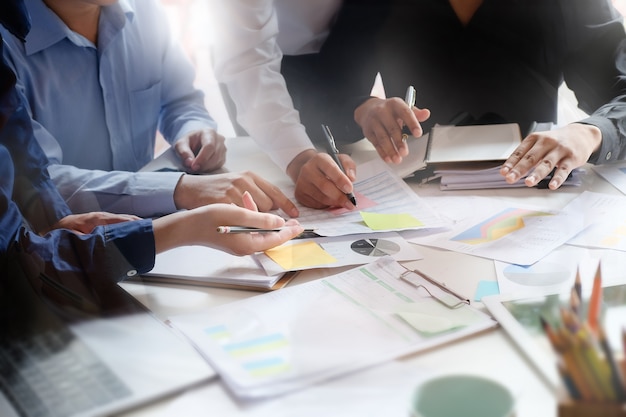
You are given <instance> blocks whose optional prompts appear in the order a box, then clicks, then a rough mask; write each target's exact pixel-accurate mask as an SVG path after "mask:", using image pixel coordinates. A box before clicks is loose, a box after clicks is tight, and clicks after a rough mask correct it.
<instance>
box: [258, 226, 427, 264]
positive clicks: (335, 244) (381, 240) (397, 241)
mask: <svg viewBox="0 0 626 417" xmlns="http://www.w3.org/2000/svg"><path fill="white" fill-rule="evenodd" d="M307 242H315V243H316V244H318V245H319V246H320V247H321V248H322V249H323V250H324V251H325V252H326V253H327V254H328V255H329V256H330V257H332V258H334V261H332V262H328V263H314V264H312V265H308V266H299V267H294V268H288V269H284V268H283V267H281V266H280V265H279V264H277V263H276V262H275V261H274V260H272V258H270V257H269V256H267V255H266V254H265V253H259V254H256V255H255V257H256V259H257V261H258V262H259V263H260V264H261V266H262V267H263V269H265V272H266V273H267V274H268V275H276V274H282V273H284V272H286V271H300V270H305V269H312V268H336V267H340V266H347V265H362V264H367V263H370V262H372V261H375V260H376V259H377V258H380V257H381V256H391V257H392V258H393V259H395V260H396V261H399V262H401V261H415V260H419V259H422V258H423V256H422V254H421V253H420V252H419V250H418V248H417V246H415V245H412V244H410V243H409V242H407V241H406V240H404V239H403V238H402V237H401V236H400V235H399V234H398V233H396V232H387V233H376V234H365V235H350V236H334V237H320V238H315V239H297V240H291V241H289V242H287V243H285V244H284V245H283V246H282V247H288V246H292V245H300V244H303V243H307Z"/></svg>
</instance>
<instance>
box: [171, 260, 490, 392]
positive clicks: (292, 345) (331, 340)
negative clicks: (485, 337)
mask: <svg viewBox="0 0 626 417" xmlns="http://www.w3.org/2000/svg"><path fill="white" fill-rule="evenodd" d="M405 271H406V270H405V269H404V268H403V267H402V266H400V265H399V264H398V263H397V262H395V261H394V260H393V259H392V258H391V257H384V258H381V259H379V260H378V261H376V262H373V263H371V264H368V265H365V266H361V267H357V268H354V269H351V270H349V271H346V272H343V273H341V274H337V275H335V276H332V277H329V278H325V279H321V280H317V281H312V282H309V283H306V284H302V285H298V286H295V287H289V288H285V289H283V290H281V291H277V292H273V293H266V294H263V295H260V296H256V297H252V298H248V299H245V300H241V301H236V302H233V303H229V304H226V305H222V306H219V307H216V308H213V309H210V310H207V311H206V312H203V313H196V314H189V315H180V316H173V317H170V322H171V323H172V324H173V325H174V326H175V327H176V328H178V329H179V330H180V331H181V332H182V333H183V334H185V335H186V336H187V337H188V338H189V339H190V341H191V342H192V343H193V344H194V345H195V346H196V347H197V348H198V349H199V351H200V352H201V353H202V354H203V355H204V356H205V357H206V358H207V359H208V360H209V362H211V363H212V364H213V366H214V367H215V369H216V370H217V371H218V373H219V374H220V376H221V377H222V378H223V381H224V383H225V384H226V385H227V386H228V387H229V388H230V389H231V390H232V392H233V393H234V394H235V395H236V396H237V397H240V398H260V397H269V396H276V395H280V394H283V393H286V392H289V391H293V390H297V389H300V388H303V387H305V386H308V385H310V384H312V383H314V382H318V381H322V380H325V379H328V378H331V377H334V376H338V375H342V374H345V373H348V372H351V371H355V370H358V369H363V368H364V367H367V366H370V365H373V364H376V363H382V362H384V361H387V360H390V359H392V358H395V357H399V356H402V355H405V354H408V353H412V352H416V351H420V350H422V349H427V348H431V347H434V346H437V345H439V344H442V343H446V342H449V341H451V340H454V339H456V338H459V337H463V336H466V335H469V334H473V333H475V332H477V331H480V330H482V329H486V328H489V327H492V326H493V325H494V324H495V322H493V320H491V318H490V317H489V316H487V315H485V314H484V313H482V312H480V311H479V310H476V309H474V308H472V307H470V306H469V305H463V307H460V308H456V309H454V310H450V311H447V315H446V319H447V320H450V322H451V323H452V324H453V325H454V323H463V324H465V326H464V327H463V326H461V327H458V328H448V330H447V331H444V332H441V333H437V334H432V335H428V334H423V333H420V332H419V331H418V330H417V329H416V328H414V327H412V326H411V325H410V324H409V323H408V322H407V321H405V320H403V319H402V318H401V317H400V314H409V313H412V314H421V315H423V317H424V320H428V317H433V318H434V319H437V318H438V317H439V316H441V309H447V307H445V306H443V305H442V304H440V303H438V302H437V301H436V300H435V299H434V298H432V297H430V296H428V294H427V293H426V292H425V291H424V290H423V289H419V288H416V287H414V286H413V285H411V284H409V283H407V282H405V281H403V280H402V279H400V275H401V274H402V273H403V272H405ZM424 285H425V286H426V287H427V288H429V290H430V291H431V293H433V294H438V295H439V296H443V295H442V294H445V295H446V296H449V295H448V294H447V293H443V291H442V290H441V289H439V288H438V287H436V286H434V285H432V284H429V283H427V282H426V281H424Z"/></svg>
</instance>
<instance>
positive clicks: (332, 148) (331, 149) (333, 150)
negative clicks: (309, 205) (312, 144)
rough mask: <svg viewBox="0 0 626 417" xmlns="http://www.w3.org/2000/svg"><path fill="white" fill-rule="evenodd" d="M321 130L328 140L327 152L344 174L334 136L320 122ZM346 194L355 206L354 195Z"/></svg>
mask: <svg viewBox="0 0 626 417" xmlns="http://www.w3.org/2000/svg"><path fill="white" fill-rule="evenodd" d="M322 130H323V131H324V135H325V136H326V141H327V142H328V153H329V154H330V156H331V158H333V160H334V161H335V163H336V164H337V166H338V167H339V169H341V172H343V173H344V174H345V173H346V170H345V168H344V167H343V164H342V163H341V160H340V159H339V149H337V145H335V138H334V137H333V134H332V133H330V128H329V127H328V126H326V125H325V124H322ZM346 196H347V197H348V200H350V202H351V203H352V204H354V206H355V207H356V198H355V197H354V194H353V193H347V194H346Z"/></svg>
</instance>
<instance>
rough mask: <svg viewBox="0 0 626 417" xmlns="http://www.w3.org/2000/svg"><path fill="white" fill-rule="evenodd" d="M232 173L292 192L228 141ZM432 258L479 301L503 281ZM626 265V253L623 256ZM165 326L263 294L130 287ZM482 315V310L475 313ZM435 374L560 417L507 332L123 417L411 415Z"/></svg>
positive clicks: (587, 182)
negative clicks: (305, 380) (488, 381)
mask: <svg viewBox="0 0 626 417" xmlns="http://www.w3.org/2000/svg"><path fill="white" fill-rule="evenodd" d="M227 146H228V156H227V163H226V166H225V168H226V169H227V170H229V171H233V172H239V171H246V170H249V171H253V172H255V173H257V174H260V175H261V176H263V177H264V178H266V179H268V180H270V181H272V182H273V183H274V184H276V185H278V186H281V185H286V184H290V180H289V179H288V177H287V176H286V175H285V174H284V173H282V172H281V171H280V170H279V169H278V168H277V167H276V166H275V165H274V164H272V163H271V161H270V159H269V158H268V157H267V155H265V154H264V153H263V152H262V151H261V149H259V148H258V146H256V144H255V143H254V142H253V141H252V140H251V139H250V138H232V139H228V140H227ZM343 151H344V152H347V153H351V154H352V156H353V158H354V159H355V160H356V161H357V162H359V161H365V160H367V159H370V158H373V157H375V156H376V154H375V151H373V150H372V148H371V147H370V146H369V143H368V142H366V141H361V142H359V143H357V144H354V145H350V147H348V148H346V149H344V150H343ZM408 184H409V185H410V186H411V187H412V188H413V189H414V190H415V192H417V193H418V194H419V195H421V196H427V195H441V194H444V193H445V195H481V196H490V197H497V198H504V199H507V200H511V201H520V200H521V201H522V202H523V203H524V204H532V205H538V206H546V205H548V206H549V207H550V208H560V207H563V206H564V205H565V204H567V203H568V202H569V201H570V200H572V199H573V198H575V197H576V196H577V195H578V194H579V193H580V192H582V191H584V190H593V191H596V192H606V193H609V194H620V193H619V191H618V190H617V189H615V188H614V187H613V186H612V185H611V184H609V183H608V182H606V181H604V180H603V179H602V178H601V177H599V176H597V175H596V174H595V173H594V171H593V170H592V169H591V168H588V169H587V174H586V175H585V177H584V180H583V185H582V186H581V187H564V188H562V189H559V190H556V191H550V190H538V189H527V188H522V189H498V190H464V191H446V192H442V191H439V188H438V186H437V185H431V184H428V185H416V184H411V182H410V181H409V182H408ZM420 251H421V252H422V253H423V255H424V259H422V260H419V261H414V263H409V265H408V266H410V265H414V266H419V268H420V269H421V270H422V271H424V272H426V273H428V274H430V275H432V276H434V277H437V278H438V279H441V280H442V281H445V282H446V283H447V284H448V285H449V286H451V287H453V288H454V289H455V290H457V291H458V292H460V293H461V294H464V295H465V296H467V297H468V298H470V299H472V298H473V296H474V292H475V290H476V286H477V284H478V282H479V281H481V280H493V281H495V280H496V275H495V271H494V265H493V261H491V260H488V259H483V258H477V257H474V256H470V255H465V254H460V253H455V252H449V251H445V250H440V249H435V248H428V247H420ZM624 259H625V261H626V254H625V257H624ZM341 270H342V269H330V268H329V269H321V270H310V271H306V272H304V273H302V274H300V275H299V276H298V277H297V278H296V279H295V280H294V281H292V283H290V284H289V285H298V284H299V283H303V282H307V281H309V280H312V279H316V278H320V277H323V276H327V275H330V274H334V273H337V272H341ZM122 285H123V286H124V288H125V289H126V290H128V291H129V292H130V293H131V294H133V295H134V296H135V297H137V298H138V299H139V300H140V301H141V302H143V303H144V304H145V305H146V306H147V307H148V308H149V309H151V310H152V311H153V312H154V313H155V314H156V315H157V316H158V317H160V318H163V319H165V318H167V317H168V316H170V315H173V314H178V313H187V312H195V311H201V310H203V309H206V308H209V307H212V306H217V305H220V304H224V303H227V302H230V301H235V300H239V299H242V298H245V297H250V296H254V295H257V294H258V293H256V292H251V291H241V290H228V289H217V288H208V287H195V286H173V285H169V286H166V285H148V284H146V285H142V284H134V283H133V284H130V283H125V284H122ZM476 305H477V306H480V303H478V304H476ZM433 372H467V373H474V374H481V375H485V376H489V377H492V378H494V379H496V380H499V381H500V382H503V383H504V384H506V385H507V386H508V387H509V388H510V389H511V390H512V391H513V393H514V395H515V396H516V400H517V406H516V416H517V417H537V416H542V417H553V416H556V415H557V413H556V400H555V397H554V393H553V392H552V391H551V390H550V388H549V387H548V386H547V384H546V383H545V381H544V380H543V379H541V377H540V376H539V374H538V373H537V372H536V371H535V369H534V368H533V367H532V365H531V363H530V362H529V361H528V360H527V359H526V358H525V357H524V356H523V355H522V354H521V352H520V351H519V350H518V349H517V347H516V346H515V345H514V344H513V342H512V341H511V340H510V339H509V338H508V336H507V335H506V333H505V332H504V331H503V330H502V329H501V328H496V329H494V330H490V331H488V332H485V333H483V334H480V335H475V336H472V337H471V338H468V339H465V340H462V341H457V342H455V343H452V344H449V345H447V346H443V347H439V348H437V349H433V350H431V351H429V352H423V353H420V354H416V355H412V356H409V357H405V358H401V359H398V360H396V361H393V362H391V363H388V364H384V365H381V366H378V367H376V368H373V369H369V370H365V371H363V372H359V373H357V374H354V375H349V376H346V377H345V378H340V379H338V380H336V381H330V382H328V383H326V384H322V385H320V386H316V387H312V388H310V389H307V390H304V391H300V392H297V393H294V394H291V395H287V396H283V397H279V398H276V399H271V400H266V401H261V402H258V403H254V404H242V403H238V402H237V401H236V400H235V399H234V398H233V397H232V396H231V395H229V393H228V392H227V391H226V389H225V388H224V387H223V386H222V384H221V382H220V380H219V379H214V380H212V381H211V382H209V383H207V384H205V385H203V386H200V387H197V388H194V389H190V390H188V391H187V392H184V393H181V394H178V395H176V396H173V397H169V398H166V399H163V400H161V401H159V402H156V403H152V404H150V405H147V406H144V407H142V408H139V409H136V410H133V411H131V412H128V413H125V414H123V416H125V417H148V416H149V417H156V416H159V417H163V416H185V417H195V416H208V415H216V416H266V415H267V416H270V415H271V416H273V417H276V416H283V415H284V416H305V415H306V416H320V415H342V416H351V415H359V416H364V415H368V416H380V415H385V416H396V415H397V416H408V415H409V412H408V411H407V410H408V404H409V402H410V397H411V392H412V389H413V388H414V387H415V385H416V384H417V383H418V382H419V381H420V379H421V378H424V376H425V375H428V374H431V373H433Z"/></svg>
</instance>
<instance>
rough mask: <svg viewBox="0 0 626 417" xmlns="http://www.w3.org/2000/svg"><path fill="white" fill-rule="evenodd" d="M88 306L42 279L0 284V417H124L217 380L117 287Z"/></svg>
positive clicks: (13, 275) (15, 274)
mask: <svg viewBox="0 0 626 417" xmlns="http://www.w3.org/2000/svg"><path fill="white" fill-rule="evenodd" d="M105 287H106V290H105V291H103V293H101V294H100V293H99V294H98V297H97V298H98V301H99V302H98V304H97V305H96V304H94V303H93V302H92V301H89V300H88V299H86V298H83V297H81V296H80V295H79V294H78V293H76V292H73V291H72V290H70V289H68V288H66V287H64V286H61V285H60V284H59V283H58V282H57V281H55V280H53V279H51V278H48V277H46V276H45V275H43V274H41V275H40V274H39V273H36V274H28V278H27V277H26V276H25V274H24V273H23V270H22V269H20V268H15V267H13V268H12V269H10V272H9V274H8V275H7V276H6V277H0V416H2V417H40V416H41V417H56V416H59V417H86V416H89V417H93V416H103V415H110V414H112V413H118V412H121V411H126V410H128V409H130V408H133V407H136V406H138V405H141V404H144V403H146V402H148V401H151V400H155V399H158V398H162V397H163V396H165V395H169V394H173V393H175V392H177V391H180V390H183V389H185V388H188V387H191V386H194V385H196V384H199V383H201V382H204V381H207V380H209V379H210V378H212V377H214V376H215V375H216V374H215V372H214V371H213V369H212V368H211V367H210V366H209V365H208V364H207V363H206V362H205V361H204V360H203V359H202V357H201V356H200V355H199V354H198V353H197V352H196V351H195V350H194V349H193V348H192V347H191V346H190V345H189V344H188V343H187V342H185V341H184V340H183V338H182V337H180V336H179V335H177V334H176V333H174V332H173V331H172V330H171V329H170V328H168V327H166V325H165V324H164V323H162V322H161V321H160V320H158V319H157V318H156V317H155V316H153V315H152V314H151V313H150V312H149V311H148V310H146V309H145V308H144V307H143V306H142V305H141V304H140V303H139V302H138V301H137V300H136V299H135V298H134V297H132V296H131V295H130V294H128V293H127V292H126V291H124V289H122V288H121V287H120V286H118V285H117V284H115V283H111V284H110V285H106V286H105Z"/></svg>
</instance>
